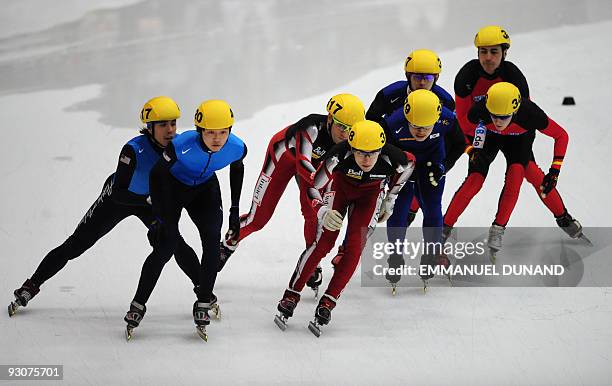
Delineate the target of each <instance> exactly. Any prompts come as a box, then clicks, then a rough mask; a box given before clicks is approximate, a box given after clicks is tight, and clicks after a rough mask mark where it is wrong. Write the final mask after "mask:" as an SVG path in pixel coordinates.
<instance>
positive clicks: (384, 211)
mask: <svg viewBox="0 0 612 386" xmlns="http://www.w3.org/2000/svg"><path fill="white" fill-rule="evenodd" d="M396 198H397V196H393V197H391V196H387V197H385V199H384V200H383V202H382V204H381V205H380V211H379V212H378V220H377V222H378V223H381V222H385V221H387V220H388V219H389V217H391V215H392V214H393V207H394V206H395V199H396Z"/></svg>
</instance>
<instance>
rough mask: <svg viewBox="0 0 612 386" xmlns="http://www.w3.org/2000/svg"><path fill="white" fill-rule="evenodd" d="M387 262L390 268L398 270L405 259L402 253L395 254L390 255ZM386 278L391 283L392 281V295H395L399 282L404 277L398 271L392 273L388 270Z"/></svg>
mask: <svg viewBox="0 0 612 386" xmlns="http://www.w3.org/2000/svg"><path fill="white" fill-rule="evenodd" d="M387 263H388V264H389V268H393V269H394V270H396V271H397V270H399V269H400V268H401V267H402V266H403V265H404V264H405V261H404V257H403V256H402V255H398V254H393V255H391V256H389V259H387ZM385 278H386V279H387V281H388V282H389V283H391V295H393V296H395V294H396V293H397V283H398V282H399V281H400V279H401V278H402V275H401V274H399V273H397V272H394V273H393V275H392V274H391V273H390V272H389V271H387V273H386V274H385Z"/></svg>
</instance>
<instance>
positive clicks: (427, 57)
mask: <svg viewBox="0 0 612 386" xmlns="http://www.w3.org/2000/svg"><path fill="white" fill-rule="evenodd" d="M441 71H442V61H441V60H440V58H439V57H438V55H437V54H436V53H435V52H433V51H431V50H425V49H422V50H414V51H412V52H411V53H410V54H408V57H407V58H406V62H405V63H404V72H406V73H412V74H439V73H440V72H441Z"/></svg>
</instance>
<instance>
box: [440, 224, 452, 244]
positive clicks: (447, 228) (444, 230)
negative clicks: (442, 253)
mask: <svg viewBox="0 0 612 386" xmlns="http://www.w3.org/2000/svg"><path fill="white" fill-rule="evenodd" d="M454 229H455V228H453V227H452V226H450V225H446V224H444V227H443V228H442V240H441V241H442V244H444V243H445V242H446V241H447V240H448V238H449V237H450V236H451V234H452V233H453V230H454Z"/></svg>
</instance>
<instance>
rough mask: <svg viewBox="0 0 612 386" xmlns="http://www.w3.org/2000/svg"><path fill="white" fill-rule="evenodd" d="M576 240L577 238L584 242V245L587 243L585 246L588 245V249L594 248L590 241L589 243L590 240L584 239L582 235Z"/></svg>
mask: <svg viewBox="0 0 612 386" xmlns="http://www.w3.org/2000/svg"><path fill="white" fill-rule="evenodd" d="M578 238H579V239H580V240H582V241H584V242H585V243H587V245H588V246H589V247H593V246H594V245H593V242H592V241H591V240H590V239H589V238H588V237H586V236H585V235H584V234H581V235H580V236H578Z"/></svg>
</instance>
